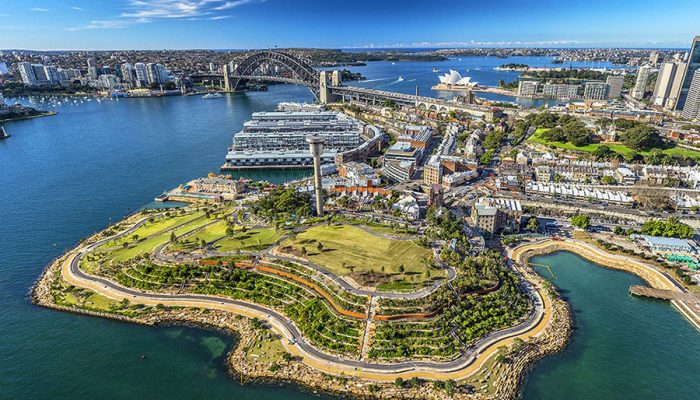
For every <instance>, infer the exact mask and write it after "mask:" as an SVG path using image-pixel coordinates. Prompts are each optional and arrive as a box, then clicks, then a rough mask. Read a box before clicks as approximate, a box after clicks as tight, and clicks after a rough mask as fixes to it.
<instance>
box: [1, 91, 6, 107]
mask: <svg viewBox="0 0 700 400" xmlns="http://www.w3.org/2000/svg"><path fill="white" fill-rule="evenodd" d="M4 105H5V97H3V95H2V93H0V106H4Z"/></svg>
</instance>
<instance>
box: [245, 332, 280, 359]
mask: <svg viewBox="0 0 700 400" xmlns="http://www.w3.org/2000/svg"><path fill="white" fill-rule="evenodd" d="M262 336H265V337H262ZM286 352H287V351H286V350H285V349H284V347H283V346H282V343H281V342H280V339H277V338H275V337H273V335H272V334H270V333H268V334H267V335H261V336H259V337H258V338H257V340H255V341H254V342H253V344H252V345H251V346H250V347H249V348H248V351H247V352H246V356H247V358H248V359H249V360H258V361H264V362H268V363H282V362H283V361H284V359H283V358H282V355H283V354H284V353H286Z"/></svg>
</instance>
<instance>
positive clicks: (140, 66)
mask: <svg viewBox="0 0 700 400" xmlns="http://www.w3.org/2000/svg"><path fill="white" fill-rule="evenodd" d="M134 72H135V73H136V87H142V86H147V85H148V70H147V69H146V64H144V63H136V64H134Z"/></svg>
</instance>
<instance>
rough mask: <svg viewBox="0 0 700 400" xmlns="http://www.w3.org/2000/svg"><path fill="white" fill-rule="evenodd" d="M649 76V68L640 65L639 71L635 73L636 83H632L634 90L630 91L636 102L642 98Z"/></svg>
mask: <svg viewBox="0 0 700 400" xmlns="http://www.w3.org/2000/svg"><path fill="white" fill-rule="evenodd" d="M649 75H651V67H650V66H648V65H642V66H641V67H639V71H638V72H637V81H636V82H635V83H634V89H632V97H634V98H635V99H637V100H641V99H643V98H644V93H645V92H646V87H647V83H648V82H649Z"/></svg>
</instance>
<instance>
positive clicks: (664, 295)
mask: <svg viewBox="0 0 700 400" xmlns="http://www.w3.org/2000/svg"><path fill="white" fill-rule="evenodd" d="M630 294H633V295H635V296H640V297H648V298H652V299H659V300H669V301H671V304H673V305H674V306H675V307H676V308H677V309H678V311H680V312H681V314H683V316H685V317H686V318H687V319H688V321H690V322H691V323H692V324H693V326H695V327H696V328H697V329H698V330H700V296H697V295H694V294H692V293H686V292H677V291H673V290H664V289H655V288H651V287H648V286H641V285H633V286H630Z"/></svg>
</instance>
